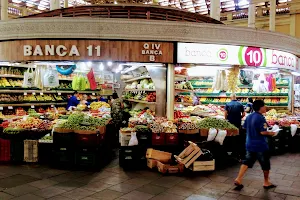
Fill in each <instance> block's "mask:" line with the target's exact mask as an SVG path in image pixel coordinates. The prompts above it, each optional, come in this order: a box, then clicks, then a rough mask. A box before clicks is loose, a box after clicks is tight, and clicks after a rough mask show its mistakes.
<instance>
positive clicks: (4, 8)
mask: <svg viewBox="0 0 300 200" xmlns="http://www.w3.org/2000/svg"><path fill="white" fill-rule="evenodd" d="M0 7H1V9H0V10H1V16H0V19H1V20H8V0H1V1H0Z"/></svg>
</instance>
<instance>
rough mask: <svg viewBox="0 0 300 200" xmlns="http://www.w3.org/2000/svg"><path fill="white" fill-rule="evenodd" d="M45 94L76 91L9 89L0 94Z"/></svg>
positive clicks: (87, 92)
mask: <svg viewBox="0 0 300 200" xmlns="http://www.w3.org/2000/svg"><path fill="white" fill-rule="evenodd" d="M25 92H26V93H27V94H30V93H45V94H55V93H65V94H72V93H73V92H74V90H31V89H26V88H19V89H18V90H7V89H4V90H2V89H0V93H25ZM96 92H99V91H96V90H95V91H94V90H90V91H89V90H87V91H78V93H85V94H89V93H96Z"/></svg>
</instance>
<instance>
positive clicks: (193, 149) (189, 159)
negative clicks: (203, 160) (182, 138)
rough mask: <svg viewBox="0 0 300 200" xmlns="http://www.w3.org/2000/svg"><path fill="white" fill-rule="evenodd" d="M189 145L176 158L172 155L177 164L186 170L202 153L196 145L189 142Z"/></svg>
mask: <svg viewBox="0 0 300 200" xmlns="http://www.w3.org/2000/svg"><path fill="white" fill-rule="evenodd" d="M189 144H190V145H189V146H188V147H187V148H185V149H184V150H183V151H182V152H181V153H180V154H179V155H178V156H176V155H174V157H175V159H176V160H177V162H178V163H180V164H183V165H184V166H185V167H186V168H189V167H190V166H191V165H192V164H193V163H194V162H195V161H196V160H197V158H198V157H199V156H200V155H201V154H202V151H201V149H200V148H199V147H198V146H197V144H195V143H193V142H190V141H189Z"/></svg>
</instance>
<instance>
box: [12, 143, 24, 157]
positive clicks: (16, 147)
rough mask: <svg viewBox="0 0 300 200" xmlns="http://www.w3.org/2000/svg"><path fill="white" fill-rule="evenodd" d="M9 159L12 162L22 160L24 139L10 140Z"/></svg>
mask: <svg viewBox="0 0 300 200" xmlns="http://www.w3.org/2000/svg"><path fill="white" fill-rule="evenodd" d="M10 156H11V157H10V159H11V161H12V162H17V163H19V162H23V160H24V140H17V139H16V140H11V141H10Z"/></svg>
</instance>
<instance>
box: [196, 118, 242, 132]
mask: <svg viewBox="0 0 300 200" xmlns="http://www.w3.org/2000/svg"><path fill="white" fill-rule="evenodd" d="M197 126H198V127H199V128H200V129H210V128H215V129H222V130H226V129H228V130H238V128H237V127H235V126H234V125H233V124H231V123H229V122H228V121H226V120H223V119H216V118H204V119H203V120H201V121H200V122H198V123H197Z"/></svg>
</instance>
